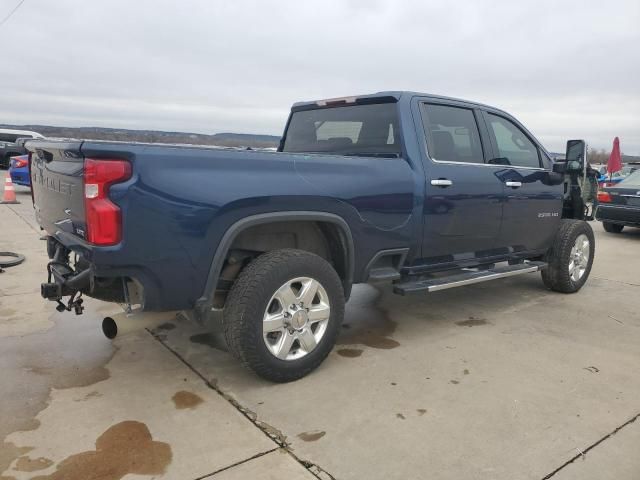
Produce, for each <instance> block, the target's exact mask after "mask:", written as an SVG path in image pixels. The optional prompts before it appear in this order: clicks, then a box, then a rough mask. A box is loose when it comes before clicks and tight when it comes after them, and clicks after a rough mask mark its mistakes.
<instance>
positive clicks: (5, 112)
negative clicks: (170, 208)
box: [0, 0, 640, 155]
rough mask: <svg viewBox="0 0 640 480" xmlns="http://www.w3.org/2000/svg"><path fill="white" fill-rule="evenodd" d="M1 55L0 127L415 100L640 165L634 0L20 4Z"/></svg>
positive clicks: (266, 116)
mask: <svg viewBox="0 0 640 480" xmlns="http://www.w3.org/2000/svg"><path fill="white" fill-rule="evenodd" d="M17 3H18V0H0V19H2V18H4V17H5V16H6V14H8V13H9V12H10V11H11V10H12V9H13V8H14V7H15V6H16V5H17ZM0 45H2V50H3V55H2V57H3V62H2V66H0V123H11V124H28V123H32V124H33V123H39V124H53V125H66V126H108V127H123V128H142V129H164V130H178V131H192V132H201V133H216V132H228V131H232V132H246V133H266V134H275V135H279V134H281V133H282V129H283V126H284V122H285V120H286V116H287V112H288V108H289V106H290V105H291V103H293V102H295V101H298V100H313V99H319V98H326V97H336V96H344V95H353V94H362V93H372V92H376V91H381V90H417V91H423V92H429V93H435V94H441V95H448V96H454V97H461V98H465V99H469V100H476V101H480V102H484V103H488V104H491V105H494V106H497V107H500V108H503V109H505V110H507V111H509V112H510V113H512V114H513V115H515V116H516V117H517V118H518V119H519V120H520V121H522V122H523V123H524V124H525V125H526V126H527V127H528V128H529V129H530V130H531V131H532V132H533V133H534V134H535V135H536V136H537V137H538V138H539V139H540V140H541V141H542V142H543V144H545V145H546V146H547V148H549V149H551V150H553V151H564V142H565V141H566V140H567V139H568V138H586V139H587V141H588V142H589V144H590V145H592V146H594V147H597V148H606V149H610V147H611V143H612V140H613V137H614V136H616V135H618V136H619V137H620V140H621V147H622V150H623V152H625V153H628V154H635V155H637V154H640V1H638V0H628V1H615V0H608V1H606V2H590V1H589V2H587V1H575V2H572V1H540V0H535V1H529V0H525V1H513V0H511V1H463V0H457V1H455V2H454V1H430V0H415V1H410V0H406V1H399V0H393V1H392V0H388V1H373V0H363V1H357V0H343V1H338V0H320V1H315V0H304V1H303V0H297V1H296V0H292V1H270V2H268V1H258V0H256V1H246V0H227V1H214V0H201V1H195V0H194V1H187V0H183V1H177V0H174V1H159V0H135V1H133V0H128V1H125V0H108V1H107V0H103V1H100V0H97V1H87V0H56V1H50V0H25V2H24V4H23V5H22V6H21V7H20V8H19V9H18V10H17V11H16V12H15V14H14V15H13V16H12V17H11V18H10V19H9V20H8V21H7V22H6V23H4V25H1V26H0Z"/></svg>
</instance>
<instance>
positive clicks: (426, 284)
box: [393, 262, 547, 295]
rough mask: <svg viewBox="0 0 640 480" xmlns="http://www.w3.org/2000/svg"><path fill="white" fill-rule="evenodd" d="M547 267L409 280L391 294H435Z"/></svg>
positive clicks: (534, 265)
mask: <svg viewBox="0 0 640 480" xmlns="http://www.w3.org/2000/svg"><path fill="white" fill-rule="evenodd" d="M546 267H547V264H546V263H545V262H527V263H519V264H517V265H507V266H502V267H494V268H491V269H488V270H469V271H465V272H463V273H458V274H455V275H450V276H447V277H439V278H428V279H422V280H413V281H412V280H409V281H406V282H401V283H396V284H395V285H394V286H393V292H394V293H397V294H399V295H407V294H410V293H418V292H437V291H438V290H446V289H447V288H454V287H462V286H463V285H472V284H474V283H480V282H487V281H489V280H496V279H498V278H506V277H513V276H514V275H521V274H523V273H532V272H538V271H540V270H542V269H544V268H546Z"/></svg>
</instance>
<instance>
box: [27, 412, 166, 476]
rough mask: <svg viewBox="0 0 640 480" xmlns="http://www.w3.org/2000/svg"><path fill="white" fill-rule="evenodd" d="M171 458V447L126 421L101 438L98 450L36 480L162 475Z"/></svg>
mask: <svg viewBox="0 0 640 480" xmlns="http://www.w3.org/2000/svg"><path fill="white" fill-rule="evenodd" d="M171 458H172V452H171V447H170V446H169V444H168V443H164V442H158V441H155V440H153V438H152V437H151V432H149V429H148V428H147V426H146V425H145V424H144V423H141V422H136V421H132V420H127V421H124V422H120V423H118V424H116V425H113V426H112V427H110V428H109V429H107V430H106V431H105V432H104V433H103V434H102V435H100V437H98V439H97V440H96V449H95V450H91V451H87V452H81V453H76V454H75V455H71V456H70V457H67V458H66V459H65V460H63V461H62V462H60V463H59V464H58V465H57V466H56V471H55V472H53V473H51V474H49V475H40V476H37V477H34V478H33V480H72V479H89V478H96V479H97V478H99V479H101V480H120V479H121V478H123V477H124V476H125V475H129V474H133V475H162V474H163V473H164V472H165V470H166V468H167V466H168V465H169V464H170V463H171Z"/></svg>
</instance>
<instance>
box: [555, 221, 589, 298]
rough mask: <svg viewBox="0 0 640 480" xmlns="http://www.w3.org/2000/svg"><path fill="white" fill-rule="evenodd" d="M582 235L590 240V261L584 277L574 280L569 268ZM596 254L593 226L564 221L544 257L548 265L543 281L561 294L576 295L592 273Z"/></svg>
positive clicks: (580, 222) (579, 222)
mask: <svg viewBox="0 0 640 480" xmlns="http://www.w3.org/2000/svg"><path fill="white" fill-rule="evenodd" d="M580 235H585V236H586V237H587V239H588V240H589V259H588V262H587V265H586V268H585V270H584V273H583V274H582V276H581V277H580V278H578V279H574V278H572V275H571V274H570V272H569V266H570V263H571V260H572V258H571V256H572V249H573V247H574V245H575V243H576V239H577V238H578V237H579V236H580ZM594 252H595V238H594V235H593V230H592V229H591V225H589V224H588V223H587V222H584V221H582V220H572V219H563V220H562V222H561V223H560V228H559V229H558V232H557V233H556V237H555V239H554V241H553V245H552V246H551V248H550V249H549V251H548V252H547V253H546V255H545V256H544V261H546V262H547V264H548V266H547V268H546V269H544V270H543V271H542V281H543V282H544V284H545V286H546V287H547V288H548V289H550V290H553V291H555V292H561V293H575V292H577V291H578V290H580V289H581V288H582V286H583V285H584V284H585V282H586V281H587V278H589V273H591V267H592V265H593V255H594Z"/></svg>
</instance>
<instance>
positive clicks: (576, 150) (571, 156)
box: [565, 140, 587, 172]
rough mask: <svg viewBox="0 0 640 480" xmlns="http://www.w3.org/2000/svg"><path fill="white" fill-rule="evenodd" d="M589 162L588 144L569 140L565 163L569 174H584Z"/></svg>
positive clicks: (582, 141)
mask: <svg viewBox="0 0 640 480" xmlns="http://www.w3.org/2000/svg"><path fill="white" fill-rule="evenodd" d="M586 162H587V142H585V141H584V140H569V141H568V142H567V153H566V155H565V163H566V165H567V167H566V171H568V172H582V171H583V170H584V168H585V165H586Z"/></svg>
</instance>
